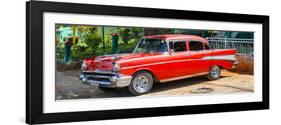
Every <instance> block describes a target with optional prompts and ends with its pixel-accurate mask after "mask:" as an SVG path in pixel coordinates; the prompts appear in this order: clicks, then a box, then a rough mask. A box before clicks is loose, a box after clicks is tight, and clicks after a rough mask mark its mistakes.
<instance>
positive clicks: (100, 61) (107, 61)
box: [85, 53, 160, 70]
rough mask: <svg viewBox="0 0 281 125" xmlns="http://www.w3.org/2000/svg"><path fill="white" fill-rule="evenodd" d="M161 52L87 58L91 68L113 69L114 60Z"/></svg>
mask: <svg viewBox="0 0 281 125" xmlns="http://www.w3.org/2000/svg"><path fill="white" fill-rule="evenodd" d="M159 54H160V53H132V54H131V53H125V54H112V55H104V56H97V57H91V58H87V59H85V61H86V63H87V65H88V69H89V70H95V69H98V70H112V69H113V62H119V61H124V60H130V59H136V58H142V57H147V56H154V55H159Z"/></svg>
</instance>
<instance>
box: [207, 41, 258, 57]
mask: <svg viewBox="0 0 281 125" xmlns="http://www.w3.org/2000/svg"><path fill="white" fill-rule="evenodd" d="M207 40H208V41H209V44H210V46H211V47H212V48H214V49H236V50H237V53H251V54H252V53H253V51H254V39H239V38H212V37H208V38H207Z"/></svg>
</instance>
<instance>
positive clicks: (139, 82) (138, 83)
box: [133, 76, 150, 93]
mask: <svg viewBox="0 0 281 125" xmlns="http://www.w3.org/2000/svg"><path fill="white" fill-rule="evenodd" d="M133 86H134V89H135V90H136V91H137V92H139V93H144V92H147V91H148V89H149V86H150V85H149V79H148V78H147V77H146V76H137V78H135V79H134V82H133Z"/></svg>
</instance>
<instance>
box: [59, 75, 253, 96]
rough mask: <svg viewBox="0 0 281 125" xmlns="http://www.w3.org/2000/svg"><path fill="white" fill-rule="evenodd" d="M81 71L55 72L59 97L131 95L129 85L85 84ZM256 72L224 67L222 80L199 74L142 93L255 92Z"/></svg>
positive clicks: (155, 86) (158, 94) (155, 85)
mask: <svg viewBox="0 0 281 125" xmlns="http://www.w3.org/2000/svg"><path fill="white" fill-rule="evenodd" d="M78 74H79V70H68V71H64V72H59V71H58V72H57V73H56V99H57V100H61V99H84V98H110V97H129V96H132V95H131V94H130V93H129V92H128V90H127V88H120V89H116V90H114V91H102V90H100V89H98V88H97V87H95V86H88V85H84V84H82V82H81V81H80V80H79V79H78V77H77V76H78ZM253 83H254V82H253V75H248V74H238V73H233V72H229V71H225V70H223V71H222V73H221V79H219V80H215V81H209V80H208V79H207V78H206V76H198V77H194V78H187V79H182V80H177V81H172V82H167V83H162V84H161V83H159V84H154V86H153V88H152V90H151V92H150V93H148V94H145V95H142V96H163V95H169V96H171V95H191V94H213V93H235V92H253V87H254V86H253Z"/></svg>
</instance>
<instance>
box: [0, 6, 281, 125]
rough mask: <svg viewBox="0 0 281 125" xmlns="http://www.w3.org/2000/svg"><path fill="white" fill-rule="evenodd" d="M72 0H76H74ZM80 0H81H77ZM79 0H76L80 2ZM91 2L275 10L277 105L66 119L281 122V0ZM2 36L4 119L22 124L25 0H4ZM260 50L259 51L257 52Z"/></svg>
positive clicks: (140, 124) (100, 124)
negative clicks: (234, 110)
mask: <svg viewBox="0 0 281 125" xmlns="http://www.w3.org/2000/svg"><path fill="white" fill-rule="evenodd" d="M68 1H70V0H68ZM75 1H76V2H77V1H78V2H79V0H75ZM75 1H74V0H73V2H75ZM83 2H86V3H95V4H107V5H111V4H112V5H122V6H139V7H153V8H169V9H182V10H201V11H217V12H231V13H248V14H266V15H270V16H271V17H270V23H271V24H270V32H271V34H270V39H271V41H270V43H271V45H270V47H271V48H270V52H271V63H270V65H271V66H270V67H271V71H270V72H271V83H270V84H271V85H270V86H271V87H270V88H271V109H270V110H262V111H244V112H229V113H212V114H200V115H182V116H169V117H154V118H138V119H122V120H106V121H96V122H78V123H65V125H68V124H69V125H72V124H73V125H74V124H76V125H85V124H88V125H90V124H96V125H108V124H115V125H125V124H134V125H147V124H167V125H170V124H179V125H184V124H190V125H192V124H196V125H201V124H202V125H204V124H216V125H225V124H228V125H238V124H270V123H272V124H274V123H275V124H278V123H280V121H279V119H280V116H281V106H280V105H281V99H280V96H281V91H280V88H281V83H280V79H279V77H280V76H279V72H280V70H281V69H280V68H281V67H280V61H281V58H280V46H281V42H280V35H279V34H280V33H279V32H280V31H279V28H280V27H281V25H280V22H281V16H280V11H281V8H280V3H279V1H277V0H275V1H268V0H255V1H245V0H235V1H229V2H228V1H225V0H211V1H210V0H209V1H208V0H205V1H203V0H192V1H188V0H165V1H163V0H162V1H160V0H130V1H128V0H106V1H105V0H84V1H83ZM0 6H1V7H0V8H1V11H0V13H1V14H0V15H1V19H0V21H1V30H0V32H1V42H0V47H1V49H0V51H1V52H0V54H1V61H0V69H1V81H0V83H1V86H0V88H1V90H0V92H1V93H0V98H1V105H0V111H1V113H0V116H1V117H0V123H1V124H11V125H20V124H24V119H25V0H5V1H2V2H1V5H0ZM255 56H258V55H255Z"/></svg>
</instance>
